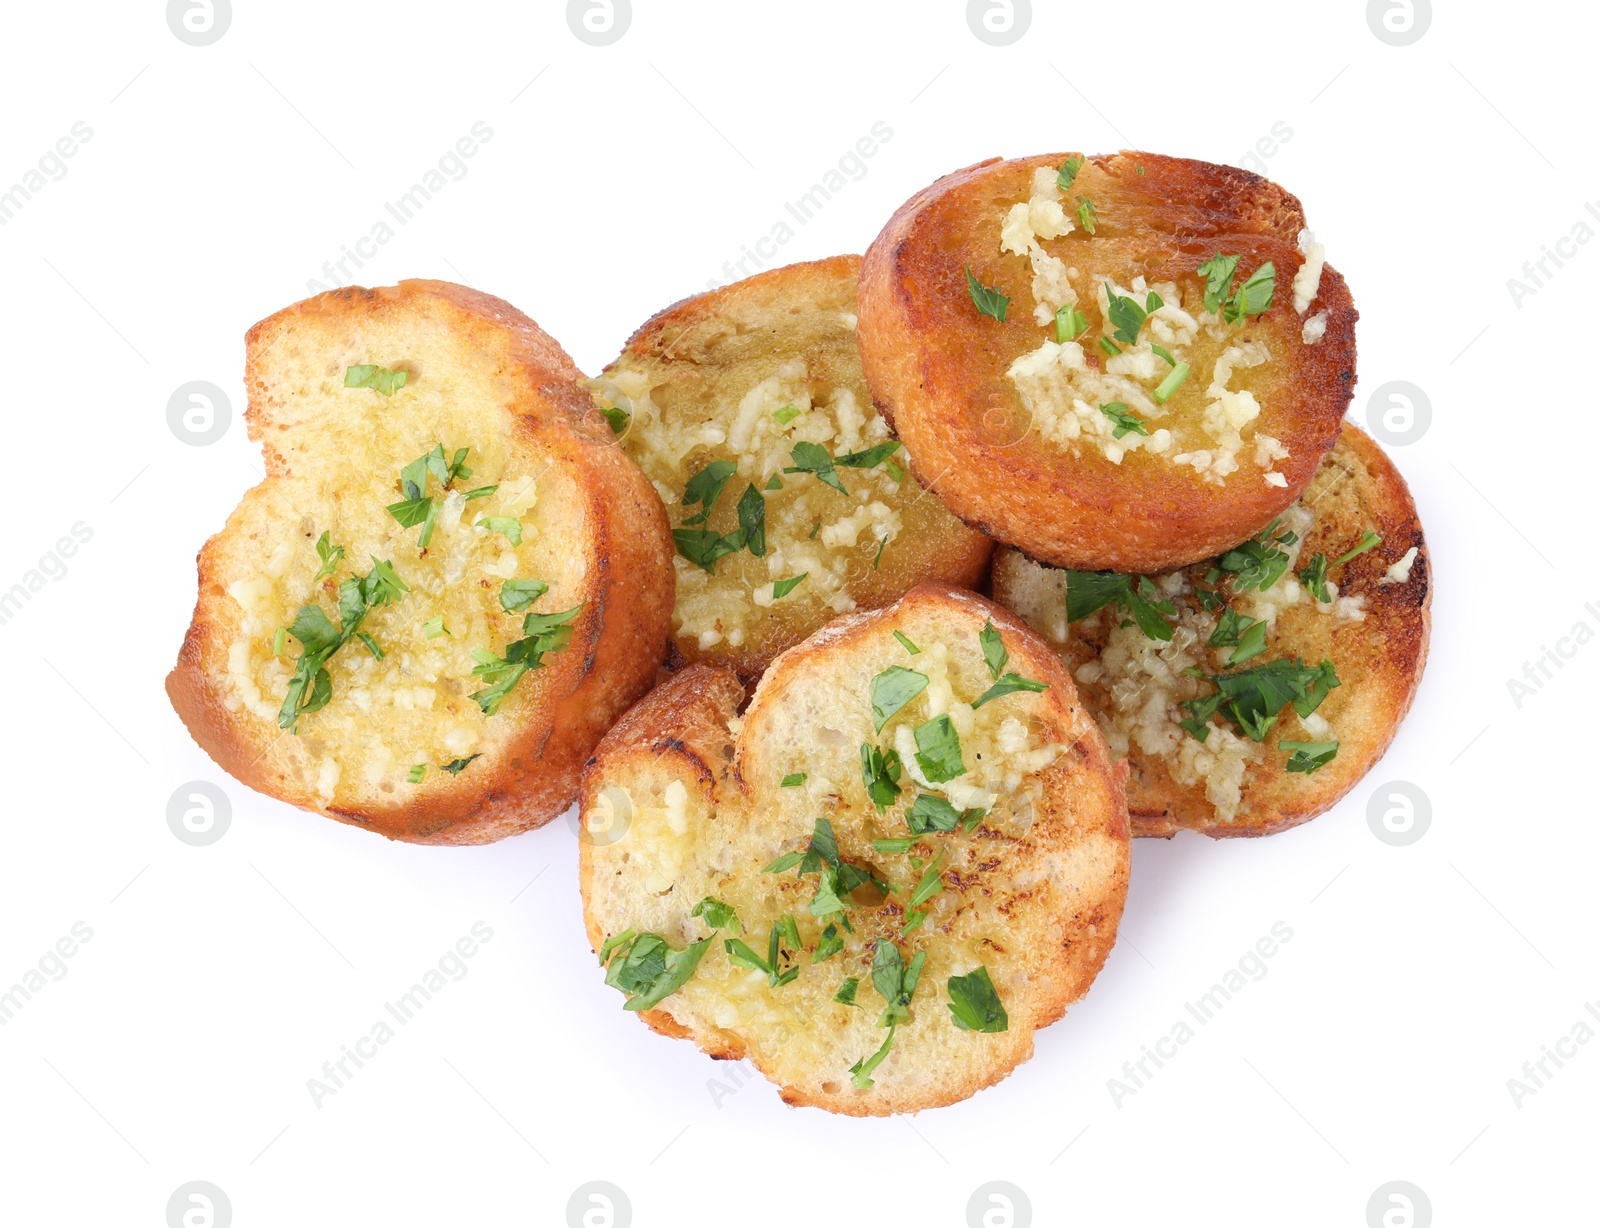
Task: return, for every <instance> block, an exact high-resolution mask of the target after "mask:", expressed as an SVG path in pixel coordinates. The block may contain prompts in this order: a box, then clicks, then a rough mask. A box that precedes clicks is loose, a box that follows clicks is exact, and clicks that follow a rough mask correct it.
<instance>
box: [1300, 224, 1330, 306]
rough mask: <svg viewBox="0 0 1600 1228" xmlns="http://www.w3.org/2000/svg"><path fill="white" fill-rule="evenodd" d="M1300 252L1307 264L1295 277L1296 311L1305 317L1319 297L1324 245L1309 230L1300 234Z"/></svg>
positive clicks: (1302, 266) (1303, 265)
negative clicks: (1315, 299)
mask: <svg viewBox="0 0 1600 1228" xmlns="http://www.w3.org/2000/svg"><path fill="white" fill-rule="evenodd" d="M1300 251H1301V253H1302V254H1303V255H1304V256H1305V258H1306V262H1305V263H1304V264H1302V265H1301V266H1300V268H1299V269H1298V270H1296V272H1295V275H1294V309H1295V313H1296V314H1297V315H1305V313H1306V308H1307V307H1309V306H1311V300H1312V299H1314V298H1316V297H1317V287H1319V286H1320V285H1321V284H1322V265H1323V256H1324V252H1323V247H1322V244H1320V243H1318V242H1317V236H1316V235H1314V234H1312V233H1311V232H1310V231H1309V230H1302V231H1301V232H1300Z"/></svg>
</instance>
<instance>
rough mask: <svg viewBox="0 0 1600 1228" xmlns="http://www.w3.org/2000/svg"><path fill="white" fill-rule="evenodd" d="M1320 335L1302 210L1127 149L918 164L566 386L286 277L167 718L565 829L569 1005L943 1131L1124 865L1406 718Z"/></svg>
mask: <svg viewBox="0 0 1600 1228" xmlns="http://www.w3.org/2000/svg"><path fill="white" fill-rule="evenodd" d="M1355 321H1356V312H1355V309H1354V306H1353V305H1352V302H1351V297H1350V293H1349V290H1348V288H1347V287H1346V285H1345V283H1344V280H1343V279H1342V278H1341V277H1340V276H1339V275H1338V273H1337V272H1335V270H1334V269H1333V268H1332V267H1331V266H1329V265H1327V264H1326V263H1325V261H1324V257H1323V249H1322V247H1321V245H1320V244H1318V243H1317V242H1316V239H1315V237H1314V236H1313V235H1312V233H1311V232H1310V231H1309V230H1308V229H1307V227H1306V222H1305V217H1304V214H1303V211H1302V209H1301V206H1300V203H1299V201H1297V200H1296V199H1295V198H1294V197H1293V196H1291V195H1290V194H1289V193H1287V192H1285V191H1284V190H1283V189H1281V188H1279V187H1277V186H1276V185H1274V184H1272V183H1269V182H1267V181H1265V180H1263V179H1261V178H1259V177H1257V176H1254V175H1251V174H1249V173H1247V172H1244V171H1240V170H1237V169H1234V168H1231V167H1222V166H1214V165H1210V164H1206V163H1200V162H1193V161H1187V160H1183V159H1175V158H1169V157H1163V156H1159V155H1154V154H1143V153H1131V152H1124V153H1120V154H1115V155H1109V156H1103V157H1085V156H1082V155H1078V154H1071V155H1068V154H1052V155H1047V156H1040V157H1032V158H1024V159H1018V160H1013V161H991V162H986V163H983V164H980V165H978V166H974V167H970V168H968V169H966V170H963V171H959V172H956V173H955V174H952V175H949V176H947V177H945V178H944V179H941V180H939V181H938V182H937V183H934V184H933V185H931V186H930V187H928V188H926V189H924V190H923V191H921V192H919V193H918V194H917V195H915V196H914V197H912V199H910V200H909V201H907V202H906V204H905V205H904V206H903V207H902V208H901V209H900V210H899V211H898V212H897V213H896V214H895V216H894V217H893V218H892V219H890V221H889V223H888V225H887V226H886V227H885V228H884V230H883V232H882V233H881V234H880V235H879V237H878V238H877V240H876V241H875V242H874V243H873V244H872V246H871V248H870V249H869V250H868V252H867V254H866V256H865V257H864V258H858V257H855V256H840V257H836V258H833V259H829V260H821V261H816V262H814V263H810V264H800V265H794V266H790V267H788V268H782V269H776V270H773V271H771V272H768V273H763V274H761V275H759V276H756V277H753V278H750V279H748V280H746V281H743V282H739V283H737V284H735V285H731V286H728V287H725V288H723V289H721V290H716V291H713V292H711V293H707V294H703V295H700V296H698V297H695V298H692V299H688V300H686V301H684V302H682V303H679V304H677V305H675V306H673V307H671V308H668V309H667V310H665V311H663V312H661V313H660V314H658V315H656V316H655V317H653V318H652V319H650V320H648V321H647V322H646V323H645V324H644V325H643V326H642V327H641V328H640V329H639V330H638V331H637V332H636V333H634V335H633V337H632V338H631V339H630V340H629V342H628V343H627V345H626V347H625V348H624V349H623V351H622V353H621V354H620V356H619V357H618V358H617V359H616V361H615V362H613V363H612V364H611V365H610V366H608V367H607V368H606V369H605V370H604V371H602V372H600V373H599V374H598V375H595V376H594V377H593V378H588V377H585V376H584V375H583V374H582V373H581V372H580V371H579V370H578V369H577V367H576V366H575V365H574V364H573V362H572V360H571V359H570V358H568V356H567V355H566V353H565V352H564V351H563V350H562V348H561V347H560V345H559V344H557V343H556V342H555V341H554V340H553V339H552V338H551V337H550V336H549V335H547V334H546V333H545V332H543V331H542V330H541V329H540V328H539V326H538V325H536V324H535V323H534V322H533V321H532V320H530V319H528V318H527V317H526V316H523V315H522V314H520V313H519V312H518V311H516V309H515V308H513V307H511V306H510V305H509V304H507V303H505V302H502V301H501V300H499V299H495V298H491V297H489V296H488V295H485V294H481V293H478V292H476V291H473V290H469V289H466V288H464V287H461V286H455V285H450V284H447V283H442V282H429V281H408V282H402V283H401V284H400V285H399V286H396V287H390V288H386V289H376V290H366V289H360V288H350V289H344V290H336V291H332V292H330V293H327V294H323V295H319V296H318V297H316V298H313V299H310V300H307V301H305V302H302V303H298V304H295V305H294V306H292V307H289V308H287V309H285V310H284V311H282V312H279V313H278V314H277V315H275V316H272V317H271V318H269V319H267V320H265V321H263V322H262V323H260V324H258V325H256V326H255V327H254V328H253V329H251V330H250V333H249V336H248V339H247V360H246V379H247V383H248V390H249V401H250V405H249V412H248V415H247V423H248V425H249V429H250V432H251V437H252V438H253V439H255V440H257V441H258V442H259V443H260V444H261V445H262V448H263V450H264V453H265V458H266V465H267V476H266V480H265V481H264V482H262V483H261V484H260V485H259V486H257V487H255V488H254V489H253V490H251V491H249V492H248V493H247V494H246V495H245V497H244V499H243V500H242V502H241V503H240V505H239V507H238V508H237V509H236V510H235V511H234V512H233V514H232V515H231V516H230V518H229V520H228V523H227V525H226V526H225V527H224V528H223V530H222V531H221V532H220V533H218V534H217V535H216V536H215V537H213V538H212V539H211V540H210V541H208V542H207V543H206V545H205V547H204V548H203V550H202V551H201V554H200V589H199V598H198V601H197V603H196V607H195V613H194V619H193V622H192V623H191V625H190V628H189V631H188V635H187V636H186V638H185V640H184V643H183V647H182V650H181V653H180V656H179V660H178V664H177V666H176V668H175V669H174V670H173V672H172V674H171V676H170V678H169V679H168V683H167V689H168V693H169V694H170V696H171V698H172V702H173V704H174V706H175V707H176V709H177V711H178V713H179V715H180V716H181V717H182V718H183V720H184V721H185V723H186V724H187V725H188V727H189V729H190V731H191V732H192V734H193V735H194V737H195V739H196V741H198V742H199V744H200V745H201V746H202V747H203V748H204V749H205V750H207V751H208V752H209V753H210V754H211V755H212V756H213V757H214V758H215V759H216V760H217V762H218V763H219V764H221V765H222V766H223V767H224V768H225V769H226V770H228V771H229V772H231V773H232V774H234V775H235V776H237V777H238V778H239V779H240V780H242V781H244V782H245V783H247V784H249V785H250V786H251V787H253V788H256V789H258V790H260V791H262V792H263V793H266V794H269V795H271V796H273V797H277V798H281V799H282V800H284V801H288V802H291V803H293V804H294V805H297V806H300V807H304V808H306V809H308V810H313V811H316V812H319V813H322V814H325V815H327V816H329V817H331V818H335V819H338V820H339V821H341V822H345V823H350V824H354V825H357V826H360V827H364V828H367V829H369V830H372V831H374V832H378V833H381V834H382V835H385V836H388V837H390V838H392V839H399V840H409V841H415V842H420V843H434V844H468V843H484V842H488V841H494V840H499V839H501V838H504V837H506V836H510V835H513V834H516V833H518V832H523V831H527V830H529V829H532V828H535V827H539V826H541V825H542V824H544V823H546V822H548V821H549V820H550V819H551V818H553V817H555V816H556V815H558V814H560V813H561V812H562V811H564V810H566V809H567V808H568V807H569V806H570V805H572V804H573V802H574V801H576V803H577V805H578V807H579V816H580V822H579V825H578V826H579V841H580V850H579V884H578V885H579V889H580V890H581V892H582V897H583V905H584V916H585V921H586V925H587V929H588V935H589V939H590V941H591V943H592V944H593V946H594V949H595V951H596V953H597V955H598V958H599V962H600V965H601V970H600V971H597V973H596V982H599V981H600V980H602V979H603V980H604V982H605V984H606V985H607V986H609V987H610V988H608V989H601V988H600V987H599V986H598V984H597V985H596V989H595V991H596V992H604V993H610V994H618V995H620V996H619V997H618V1003H619V1005H621V1006H622V1007H623V1009H626V1010H632V1011H636V1012H638V1013H639V1016H640V1018H641V1019H642V1020H643V1021H644V1022H645V1023H646V1024H648V1025H649V1026H650V1027H651V1028H653V1029H654V1030H655V1031H657V1032H660V1033H662V1034H664V1035H667V1036H675V1037H685V1038H689V1039H692V1040H694V1041H695V1042H696V1043H697V1044H698V1045H699V1046H700V1047H701V1048H703V1049H704V1050H705V1051H706V1052H708V1053H710V1054H712V1055H713V1056H716V1057H738V1058H749V1059H750V1060H751V1062H752V1063H753V1064H754V1065H755V1066H756V1067H757V1068H758V1069H760V1070H761V1071H762V1072H763V1074H765V1075H766V1076H767V1077H768V1078H769V1079H771V1080H772V1081H773V1082H774V1083H775V1084H777V1085H778V1087H779V1089H780V1091H781V1094H782V1096H783V1097H784V1099H785V1100H787V1101H789V1102H790V1103H793V1104H809V1105H817V1106H820V1107H822V1108H825V1109H829V1110H831V1111H835V1112H840V1113H847V1114H857V1115H861V1114H881V1113H892V1112H907V1111H915V1110H918V1109H922V1108H928V1107H932V1106H936V1105H942V1104H948V1103H951V1102H953V1101H956V1100H960V1099H963V1098H965V1097H966V1096H969V1095H971V1094H972V1093H973V1092H975V1091H977V1090H979V1089H981V1088H983V1087H985V1086H988V1085H989V1084H991V1083H993V1082H995V1081H996V1080H998V1079H1000V1078H1002V1077H1003V1076H1005V1075H1006V1074H1007V1073H1009V1072H1010V1071H1011V1069H1012V1068H1013V1067H1015V1066H1016V1065H1018V1064H1019V1063H1020V1062H1022V1061H1024V1060H1025V1059H1026V1058H1027V1057H1028V1056H1029V1054H1030V1053H1031V1052H1032V1047H1033V1033H1034V1032H1035V1031H1036V1030H1037V1029H1038V1028H1041V1027H1044V1026H1045V1025H1047V1024H1049V1023H1051V1022H1053V1021H1055V1020H1056V1019H1058V1018H1059V1017H1060V1016H1061V1015H1062V1014H1063V1012H1064V1011H1065V1010H1066V1008H1067V1006H1068V1005H1069V1004H1070V1003H1072V1002H1073V1001H1075V1000H1077V999H1078V998H1079V997H1081V996H1082V995H1083V994H1084V993H1085V992H1087V990H1088V988H1089V985H1090V984H1091V982H1092V981H1093V980H1094V978H1095V976H1096V974H1097V973H1098V972H1099V970H1100V968H1101V966H1102V964H1103V963H1104V961H1105V959H1106V956H1107V954H1108V953H1109V951H1110V949H1111V947H1112V945H1113V944H1114V942H1115V939H1116V933H1117V926H1118V923H1119V920H1120V918H1121V914H1122V909H1123V905H1124V900H1125V898H1126V893H1127V883H1128V873H1129V861H1130V854H1129V841H1130V837H1133V836H1169V837H1170V836H1172V835H1173V834H1174V833H1176V832H1177V831H1179V830H1180V829H1188V830H1192V831H1197V832H1201V833H1204V834H1206V835H1210V836H1246V835H1265V834H1268V833H1271V832H1276V831H1280V830H1282V829H1284V828H1287V827H1291V826H1294V825H1295V824H1298V823H1301V822H1304V821H1305V820H1307V819H1309V818H1312V817H1313V816H1315V815H1317V814H1320V813H1322V812H1323V811H1325V810H1327V809H1328V808H1330V807H1331V806H1332V805H1333V804H1334V803H1335V802H1336V801H1337V800H1338V799H1339V798H1340V797H1341V796H1343V794H1345V793H1346V792H1347V791H1348V790H1349V789H1350V788H1351V787H1352V786H1353V785H1354V784H1355V783H1356V782H1357V781H1358V780H1359V779H1361V777H1362V776H1363V775H1365V774H1366V772H1367V771H1368V770H1370V768H1371V767H1372V766H1373V764H1374V763H1375V762H1376V761H1377V760H1378V758H1379V757H1380V756H1381V755H1382V753H1383V752H1384V750H1385V748H1386V747H1387V745H1388V744H1389V742H1390V740H1391V739H1392V738H1393V736H1394V733H1395V730H1396V728H1397V727H1398V725H1399V722H1400V721H1401V719H1402V718H1403V717H1404V715H1405V713H1406V711H1407V709H1408V707H1409V706H1410V703H1411V699H1412V696H1413V695H1414V693H1415V691H1416V687H1417V684H1418V681H1419V679H1420V676H1421V672H1422V667H1423V661H1424V659H1425V656H1426V652H1427V642H1428V606H1429V595H1430V590H1431V575H1430V568H1429V559H1428V551H1427V546H1426V543H1425V542H1424V539H1423V535H1422V529H1421V526H1420V524H1419V523H1418V520H1417V513H1416V509H1415V507H1414V505H1413V503H1412V500H1411V498H1410V495H1409V494H1408V492H1407V490H1406V486H1405V483H1404V481H1403V480H1402V479H1401V477H1400V475H1399V473H1398V472H1397V471H1396V469H1395V468H1394V466H1393V464H1392V463H1391V462H1390V461H1389V459H1388V458H1387V457H1386V456H1385V455H1384V454H1383V453H1382V452H1381V451H1380V450H1379V448H1378V447H1377V445H1376V444H1375V443H1374V442H1373V441H1372V440H1371V439H1370V438H1368V437H1367V436H1366V435H1364V434H1363V433H1362V432H1361V431H1359V430H1358V429H1356V428H1355V427H1354V426H1350V425H1347V424H1345V423H1344V421H1343V418H1344V413H1345V410H1346V408H1347V406H1348V404H1349V400H1350V396H1351V391H1352V388H1353V385H1354V382H1355V333H1354V330H1355Z"/></svg>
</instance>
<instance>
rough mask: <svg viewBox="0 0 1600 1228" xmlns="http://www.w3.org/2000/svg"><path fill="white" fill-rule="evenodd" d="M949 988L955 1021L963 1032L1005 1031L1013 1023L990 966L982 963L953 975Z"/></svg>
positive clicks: (953, 1020) (950, 1004)
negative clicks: (990, 971)
mask: <svg viewBox="0 0 1600 1228" xmlns="http://www.w3.org/2000/svg"><path fill="white" fill-rule="evenodd" d="M945 988H946V989H947V990H949V992H950V1002H949V1006H950V1015H951V1021H952V1022H953V1023H954V1024H955V1025H956V1027H958V1028H960V1029H961V1030H962V1031H963V1032H1004V1031H1005V1030H1006V1029H1007V1028H1008V1027H1010V1026H1011V1021H1010V1020H1009V1019H1008V1018H1007V1017H1006V1008H1005V1006H1004V1005H1002V1004H1001V1002H1000V995H999V994H997V993H996V992H995V988H994V982H993V981H991V980H990V979H989V969H988V968H986V967H984V966H983V965H982V964H979V965H978V966H977V967H976V968H974V969H973V970H972V971H971V972H969V973H967V975H966V976H953V977H951V978H950V979H949V980H948V981H946V982H945Z"/></svg>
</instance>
